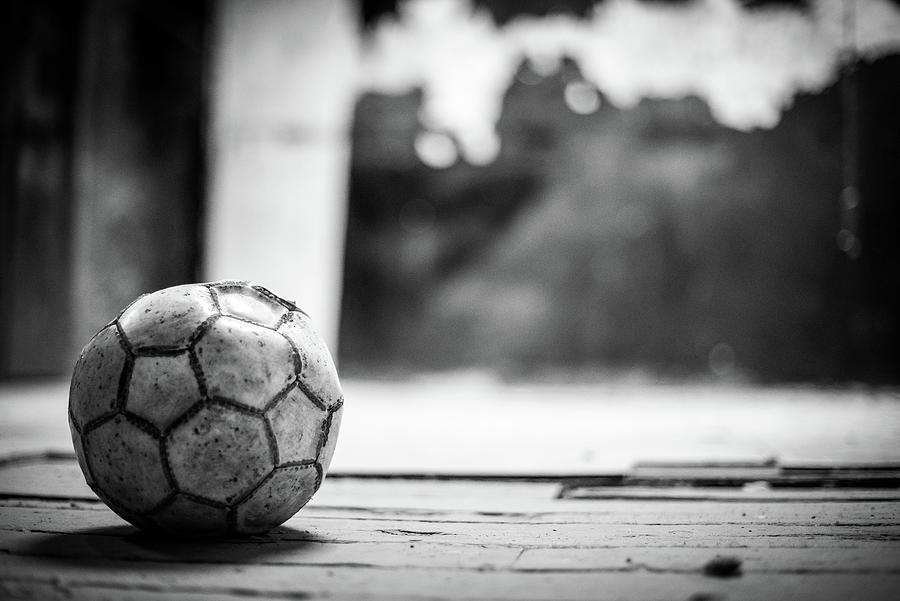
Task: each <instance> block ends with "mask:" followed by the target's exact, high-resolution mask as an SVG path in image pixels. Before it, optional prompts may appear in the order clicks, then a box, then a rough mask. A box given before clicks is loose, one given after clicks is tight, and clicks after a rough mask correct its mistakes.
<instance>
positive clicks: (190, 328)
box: [119, 284, 216, 350]
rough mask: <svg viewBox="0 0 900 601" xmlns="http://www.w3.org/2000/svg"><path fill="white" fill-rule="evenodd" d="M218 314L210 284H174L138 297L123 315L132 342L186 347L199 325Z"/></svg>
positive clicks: (123, 324)
mask: <svg viewBox="0 0 900 601" xmlns="http://www.w3.org/2000/svg"><path fill="white" fill-rule="evenodd" d="M215 313H216V307H215V305H214V304H213V301H212V297H211V296H210V294H209V290H208V289H207V288H206V286H199V285H196V284H187V285H184V286H173V287H172V288H166V289H164V290H160V291H158V292H154V293H153V294H148V295H147V296H144V297H142V298H140V299H138V300H137V301H136V302H135V303H134V304H133V305H131V306H130V307H128V308H127V309H126V310H125V312H124V313H123V314H122V317H120V318H119V325H120V326H121V327H122V330H123V331H124V332H125V336H126V337H127V338H128V340H129V342H131V345H132V346H133V347H134V348H135V349H136V350H140V349H141V348H144V347H151V346H162V347H186V346H187V345H188V343H189V342H190V340H191V336H192V335H193V334H194V331H195V330H196V329H197V327H198V326H199V325H200V324H201V323H203V322H204V321H205V320H206V319H207V318H208V317H210V316H211V315H213V314H215Z"/></svg>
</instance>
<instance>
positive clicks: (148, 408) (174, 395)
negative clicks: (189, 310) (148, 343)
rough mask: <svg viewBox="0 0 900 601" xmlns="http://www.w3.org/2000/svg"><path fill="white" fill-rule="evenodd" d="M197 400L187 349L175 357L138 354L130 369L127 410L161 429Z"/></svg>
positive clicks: (195, 380)
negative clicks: (139, 355) (141, 355)
mask: <svg viewBox="0 0 900 601" xmlns="http://www.w3.org/2000/svg"><path fill="white" fill-rule="evenodd" d="M199 400H200V387H199V385H198V384H197V378H196V376H195V375H194V371H193V370H192V369H191V362H190V358H189V357H188V354H187V352H184V353H182V354H180V355H176V356H174V357H138V358H137V359H135V361H134V368H133V370H132V372H131V384H130V385H129V388H128V402H127V403H126V409H128V411H130V412H131V413H134V414H135V415H138V416H140V417H142V418H144V419H146V420H147V421H149V422H150V423H152V424H153V425H155V426H156V427H157V428H159V429H160V430H163V429H165V428H166V426H168V425H169V424H171V423H172V422H173V421H175V420H176V419H177V418H178V416H180V415H181V414H182V413H184V412H185V411H187V410H188V409H189V408H190V407H191V405H193V404H194V403H196V402H198V401H199Z"/></svg>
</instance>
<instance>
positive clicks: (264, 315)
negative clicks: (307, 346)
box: [215, 284, 287, 328]
mask: <svg viewBox="0 0 900 601" xmlns="http://www.w3.org/2000/svg"><path fill="white" fill-rule="evenodd" d="M215 289H216V294H217V295H218V298H219V307H221V309H222V314H223V315H231V316H234V317H240V318H242V319H248V320H250V321H253V322H255V323H258V324H260V325H264V326H268V327H270V328H271V327H274V326H275V324H277V323H278V320H279V319H281V316H282V315H284V314H285V313H286V312H287V309H286V308H285V307H284V305H282V304H281V303H279V302H278V301H276V300H275V299H274V298H271V297H269V296H267V295H265V294H263V293H261V292H259V291H258V290H256V289H254V288H253V287H251V286H250V285H249V284H224V285H222V286H215Z"/></svg>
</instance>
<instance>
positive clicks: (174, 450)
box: [166, 403, 274, 503]
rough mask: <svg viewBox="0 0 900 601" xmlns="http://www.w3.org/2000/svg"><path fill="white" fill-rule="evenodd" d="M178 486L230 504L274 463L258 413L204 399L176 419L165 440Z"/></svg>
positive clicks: (195, 493) (170, 464) (252, 485)
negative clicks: (207, 401)
mask: <svg viewBox="0 0 900 601" xmlns="http://www.w3.org/2000/svg"><path fill="white" fill-rule="evenodd" d="M166 450H167V453H168V458H169V466H170V468H171V470H172V475H173V476H174V477H175V482H176V483H177V484H178V488H179V489H180V490H182V491H184V492H187V493H191V494H193V495H197V496H200V497H205V498H207V499H211V500H213V501H218V502H220V503H232V502H233V501H235V500H236V499H239V498H240V497H241V495H243V494H245V493H246V492H247V491H248V490H250V489H252V488H253V487H254V486H256V485H257V484H258V483H259V482H260V481H261V480H262V479H263V478H264V477H265V476H266V475H267V474H268V473H269V472H270V471H271V470H272V468H273V467H274V463H273V457H272V453H271V450H270V448H269V439H268V437H267V435H266V428H265V423H264V421H263V417H262V416H261V415H256V414H253V413H250V412H247V411H241V410H238V409H236V408H234V407H229V406H226V405H221V404H218V403H210V404H207V405H204V406H203V407H202V408H200V410H199V411H197V412H196V413H194V414H193V415H190V416H189V417H188V418H187V419H185V420H184V421H183V422H179V423H178V424H176V425H175V426H174V427H173V428H172V431H171V432H170V433H169V436H168V440H167V443H166Z"/></svg>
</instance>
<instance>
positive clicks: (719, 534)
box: [0, 507, 900, 549]
mask: <svg viewBox="0 0 900 601" xmlns="http://www.w3.org/2000/svg"><path fill="white" fill-rule="evenodd" d="M123 524H125V522H123V521H122V520H121V519H120V518H118V517H117V516H115V515H114V514H113V513H112V512H98V511H83V510H77V509H71V510H66V509H60V510H50V511H48V510H40V509H31V508H20V507H0V529H2V530H20V529H25V530H29V531H35V532H47V533H58V534H78V533H84V532H90V531H98V530H100V531H102V530H103V529H109V528H114V527H118V526H122V525H123ZM276 532H277V534H278V537H279V538H280V539H281V540H320V541H337V542H354V543H380V542H384V543H392V542H397V541H398V540H410V541H416V540H423V539H426V538H427V539H428V540H429V541H431V542H447V543H452V544H456V545H493V546H505V547H532V546H534V547H557V548H579V547H633V546H635V545H638V544H640V545H642V546H648V547H672V546H680V547H695V548H719V547H746V546H754V547H760V548H781V547H794V548H820V549H828V548H835V547H870V548H871V547H874V548H879V547H892V546H897V545H898V544H900V524H884V525H879V526H862V525H846V526H844V525H837V526H836V525H833V524H821V525H818V526H815V527H812V528H810V527H796V526H785V525H782V524H757V525H753V524H748V525H741V524H681V525H671V524H596V523H584V524H568V523H556V524H554V523H529V522H520V523H508V522H501V523H491V522H444V523H435V522H422V521H420V520H415V519H401V520H398V519H386V518H378V519H375V520H359V519H347V518H314V517H312V516H305V515H304V514H303V512H302V511H301V512H300V514H298V515H297V516H294V517H293V518H291V519H290V520H288V521H287V522H286V523H285V525H284V527H282V528H281V529H279V530H277V531H276Z"/></svg>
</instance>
